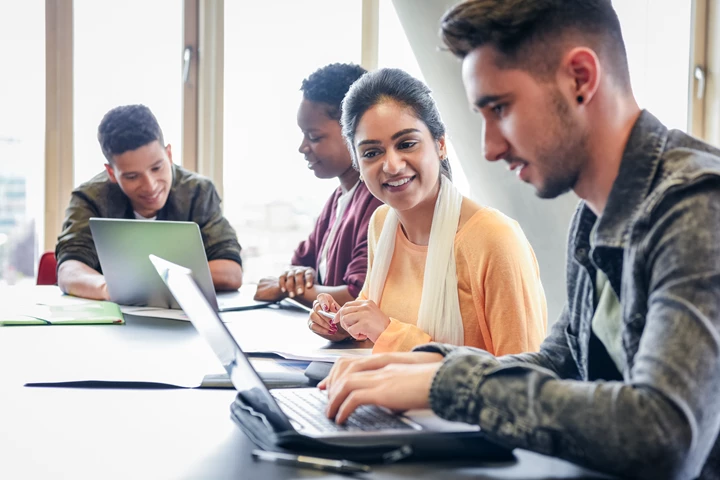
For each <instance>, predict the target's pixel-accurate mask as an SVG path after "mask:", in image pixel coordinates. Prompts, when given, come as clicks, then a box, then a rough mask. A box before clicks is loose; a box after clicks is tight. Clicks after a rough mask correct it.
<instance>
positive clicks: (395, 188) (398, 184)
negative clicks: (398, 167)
mask: <svg viewBox="0 0 720 480" xmlns="http://www.w3.org/2000/svg"><path fill="white" fill-rule="evenodd" d="M415 177H417V175H413V176H411V177H403V178H399V179H397V180H392V181H389V182H385V183H383V187H385V188H386V189H387V190H390V191H391V192H399V191H402V190H405V189H406V188H408V186H409V184H410V183H411V182H412V181H413V180H415Z"/></svg>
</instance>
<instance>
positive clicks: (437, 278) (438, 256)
mask: <svg viewBox="0 0 720 480" xmlns="http://www.w3.org/2000/svg"><path fill="white" fill-rule="evenodd" d="M440 178H441V182H440V193H439V195H438V198H437V201H436V202H435V212H434V213H433V220H432V227H431V228H430V242H429V244H428V253H427V260H425V276H424V278H423V289H422V298H421V300H420V308H419V310H418V319H417V326H418V328H420V329H422V330H423V331H424V332H425V333H427V334H428V335H430V336H431V337H432V339H433V340H434V341H436V342H442V343H450V344H453V345H463V344H464V333H463V323H462V317H461V315H460V302H459V300H458V289H457V283H458V280H457V271H456V266H455V248H454V247H455V234H456V232H457V228H458V224H459V222H460V208H461V206H462V200H463V197H462V195H461V194H460V192H459V191H458V190H457V188H455V185H453V183H452V182H451V181H450V180H448V179H447V178H446V177H445V175H441V176H440ZM398 223H399V220H398V216H397V213H396V212H395V210H393V209H392V208H391V209H390V210H389V211H388V214H387V217H386V218H385V223H384V224H383V228H382V232H381V233H380V238H379V240H378V244H377V249H376V252H375V259H374V261H373V265H372V269H371V271H370V292H369V293H370V300H372V301H374V302H375V303H376V304H378V305H380V298H381V296H382V291H383V289H384V287H385V279H386V278H387V274H388V270H389V269H390V261H391V260H392V257H393V252H394V251H395V235H396V234H397V229H398Z"/></svg>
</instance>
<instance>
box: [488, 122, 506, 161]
mask: <svg viewBox="0 0 720 480" xmlns="http://www.w3.org/2000/svg"><path fill="white" fill-rule="evenodd" d="M484 130H485V158H486V159H487V160H488V161H490V162H496V161H498V160H502V159H503V158H504V157H505V156H506V155H507V152H508V143H507V141H506V140H505V137H504V136H503V135H502V132H500V129H499V128H497V126H495V124H494V123H493V122H485V125H484Z"/></svg>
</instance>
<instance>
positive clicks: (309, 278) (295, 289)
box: [278, 265, 317, 298]
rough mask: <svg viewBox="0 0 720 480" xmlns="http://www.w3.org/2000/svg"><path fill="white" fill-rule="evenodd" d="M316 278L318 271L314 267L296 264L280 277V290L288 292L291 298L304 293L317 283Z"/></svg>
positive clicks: (284, 292)
mask: <svg viewBox="0 0 720 480" xmlns="http://www.w3.org/2000/svg"><path fill="white" fill-rule="evenodd" d="M315 278H317V272H315V269H314V268H310V267H303V266H295V265H294V266H292V267H290V268H288V269H287V270H285V271H284V272H283V273H282V274H281V275H280V277H279V278H278V284H279V285H280V292H282V293H283V294H287V295H288V296H289V297H290V298H293V297H295V295H302V294H303V293H304V292H305V290H306V289H308V288H312V287H313V285H315Z"/></svg>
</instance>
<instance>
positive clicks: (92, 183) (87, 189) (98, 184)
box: [73, 170, 120, 197]
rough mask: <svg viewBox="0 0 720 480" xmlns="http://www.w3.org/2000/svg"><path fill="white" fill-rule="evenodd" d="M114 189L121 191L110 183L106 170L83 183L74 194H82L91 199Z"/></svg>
mask: <svg viewBox="0 0 720 480" xmlns="http://www.w3.org/2000/svg"><path fill="white" fill-rule="evenodd" d="M113 188H116V189H118V190H119V189H120V188H119V187H118V186H117V184H115V183H113V182H111V181H110V176H109V175H108V174H107V172H106V171H105V170H103V171H102V172H100V173H98V174H97V175H95V176H94V177H92V178H91V179H90V180H88V181H87V182H83V183H81V184H80V185H79V186H77V187H76V188H75V189H74V190H73V193H82V194H85V195H87V196H89V197H93V196H96V195H102V194H103V193H106V192H107V191H109V190H112V189H113Z"/></svg>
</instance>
